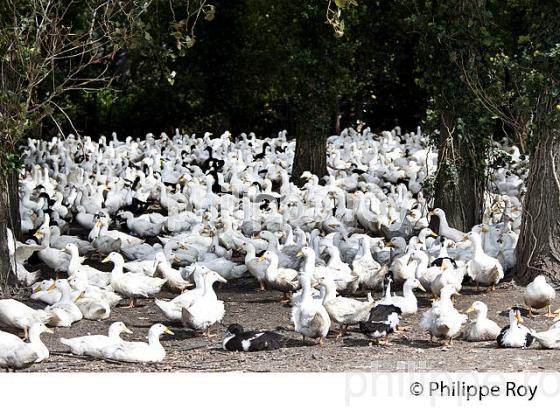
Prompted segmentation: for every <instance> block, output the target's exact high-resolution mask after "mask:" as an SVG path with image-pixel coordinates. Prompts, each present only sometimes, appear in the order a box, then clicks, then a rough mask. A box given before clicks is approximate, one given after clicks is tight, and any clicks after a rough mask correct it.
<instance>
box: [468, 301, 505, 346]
mask: <svg viewBox="0 0 560 410" xmlns="http://www.w3.org/2000/svg"><path fill="white" fill-rule="evenodd" d="M470 312H475V317H474V319H472V320H470V321H469V322H468V323H467V324H466V325H465V327H464V329H463V331H462V333H461V335H462V338H463V339H465V340H466V341H467V342H483V341H488V340H496V337H498V335H499V334H500V330H501V328H500V326H498V324H497V323H496V322H494V321H493V320H491V319H488V306H486V304H485V303H483V302H480V301H476V302H474V303H473V304H472V305H471V306H470V307H469V308H468V309H467V310H465V313H470Z"/></svg>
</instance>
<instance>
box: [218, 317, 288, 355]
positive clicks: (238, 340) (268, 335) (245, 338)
mask: <svg viewBox="0 0 560 410" xmlns="http://www.w3.org/2000/svg"><path fill="white" fill-rule="evenodd" d="M222 346H223V348H224V350H228V351H230V352H259V351H261V350H276V349H280V348H282V347H285V346H286V339H285V338H284V336H282V335H281V334H278V333H275V332H270V331H262V332H253V331H245V330H243V326H241V325H240V324H238V323H234V324H231V325H229V326H228V328H227V331H226V334H225V335H224V341H223V343H222Z"/></svg>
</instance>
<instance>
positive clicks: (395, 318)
mask: <svg viewBox="0 0 560 410" xmlns="http://www.w3.org/2000/svg"><path fill="white" fill-rule="evenodd" d="M391 282H392V279H391V277H390V276H387V277H386V278H385V280H384V283H383V292H384V296H383V299H381V300H380V301H379V302H378V303H377V304H376V305H375V306H374V307H373V308H372V309H371V310H370V312H369V317H368V318H367V320H366V321H364V322H361V323H360V330H361V331H362V333H363V334H364V335H366V337H368V338H369V339H373V340H374V342H375V344H384V345H386V346H388V345H390V343H389V335H391V334H392V333H395V332H396V331H397V329H398V326H399V322H400V316H401V314H402V310H401V308H400V307H398V306H395V305H394V304H393V301H392V296H391Z"/></svg>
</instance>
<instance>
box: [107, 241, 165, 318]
mask: <svg viewBox="0 0 560 410" xmlns="http://www.w3.org/2000/svg"><path fill="white" fill-rule="evenodd" d="M102 262H103V263H107V262H113V264H114V266H113V270H112V271H111V286H112V288H113V290H114V291H115V292H117V293H119V294H121V295H123V296H126V297H128V298H130V301H129V304H128V307H129V308H132V307H135V306H136V299H137V298H150V297H153V296H154V295H156V294H157V293H159V292H160V291H161V288H162V286H163V285H164V284H165V282H167V279H161V278H151V277H149V276H146V275H143V274H136V273H130V272H127V273H124V272H123V266H124V259H123V257H122V256H121V255H120V254H118V253H116V252H111V253H110V254H109V255H108V256H107V257H106V258H105V259H103V261H102Z"/></svg>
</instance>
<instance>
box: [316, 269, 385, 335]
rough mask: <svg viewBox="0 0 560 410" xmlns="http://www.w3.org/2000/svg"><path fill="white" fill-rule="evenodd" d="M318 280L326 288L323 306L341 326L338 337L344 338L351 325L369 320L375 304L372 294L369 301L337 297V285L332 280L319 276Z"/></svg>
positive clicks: (369, 295)
mask: <svg viewBox="0 0 560 410" xmlns="http://www.w3.org/2000/svg"><path fill="white" fill-rule="evenodd" d="M316 279H317V282H318V283H319V285H321V286H324V288H325V295H324V298H323V306H325V309H326V310H327V313H328V314H329V316H330V318H331V320H332V321H334V322H336V323H338V324H339V333H338V335H337V337H340V336H343V335H344V333H345V331H346V329H347V328H348V326H349V325H356V324H358V323H360V322H363V321H365V320H367V318H368V316H369V311H370V310H371V308H372V307H373V304H374V302H373V299H372V297H371V293H368V300H367V301H359V300H356V299H352V298H346V297H342V296H337V295H336V284H335V282H334V280H333V279H332V278H330V277H328V276H318V277H317V278H316Z"/></svg>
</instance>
